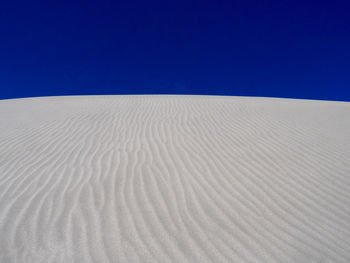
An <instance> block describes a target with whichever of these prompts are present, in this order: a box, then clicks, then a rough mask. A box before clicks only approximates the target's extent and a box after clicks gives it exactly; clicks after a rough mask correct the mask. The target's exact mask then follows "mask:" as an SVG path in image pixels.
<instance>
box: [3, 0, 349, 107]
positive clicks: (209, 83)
mask: <svg viewBox="0 0 350 263" xmlns="http://www.w3.org/2000/svg"><path fill="white" fill-rule="evenodd" d="M349 12H350V2H348V1H345V0H343V1H337V0H333V1H323V0H319V1H308V0H304V1H298V0H291V1H285V0H276V1H263V0H259V1H250V0H241V1H234V0H231V1H219V0H215V1H214V0H213V1H205V0H200V1H190V0H186V1H180V0H176V1H167V0H163V1H157V2H155V1H146V0H144V1H132V0H126V1H103V0H98V1H97V0H95V1H89V0H85V1H74V0H71V1H64V0H62V1H42V2H37V1H15V0H14V1H7V0H5V1H1V6H0V22H1V23H0V99H6V98H17V97H32V96H54V95H84V94H216V95H240V96H264V97H288V98H308V99H327V100H344V101H350V15H349Z"/></svg>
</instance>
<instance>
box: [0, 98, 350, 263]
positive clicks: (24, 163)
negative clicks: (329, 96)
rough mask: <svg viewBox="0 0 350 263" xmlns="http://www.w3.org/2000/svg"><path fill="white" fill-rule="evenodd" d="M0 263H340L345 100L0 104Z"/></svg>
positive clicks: (345, 242)
mask: <svg viewBox="0 0 350 263" xmlns="http://www.w3.org/2000/svg"><path fill="white" fill-rule="evenodd" d="M0 262H6V263H12V262H26V263H31V262H33V263H34V262H35V263H38V262H45V263H46V262H66V263H67V262H68V263H69V262H81V263H89V262H94V263H95V262H96V263H104V262H107V263H108V262H118V263H119V262H160V263H165V262H201V263H204V262H256V263H261V262H268V263H272V262H279V263H280V262H298V263H300V262H308V263H309V262H350V103H346V102H329V101H308V100H289V99H273V98H249V97H216V96H77V97H69V96H68V97H46V98H27V99H15V100H3V101H0Z"/></svg>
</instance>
